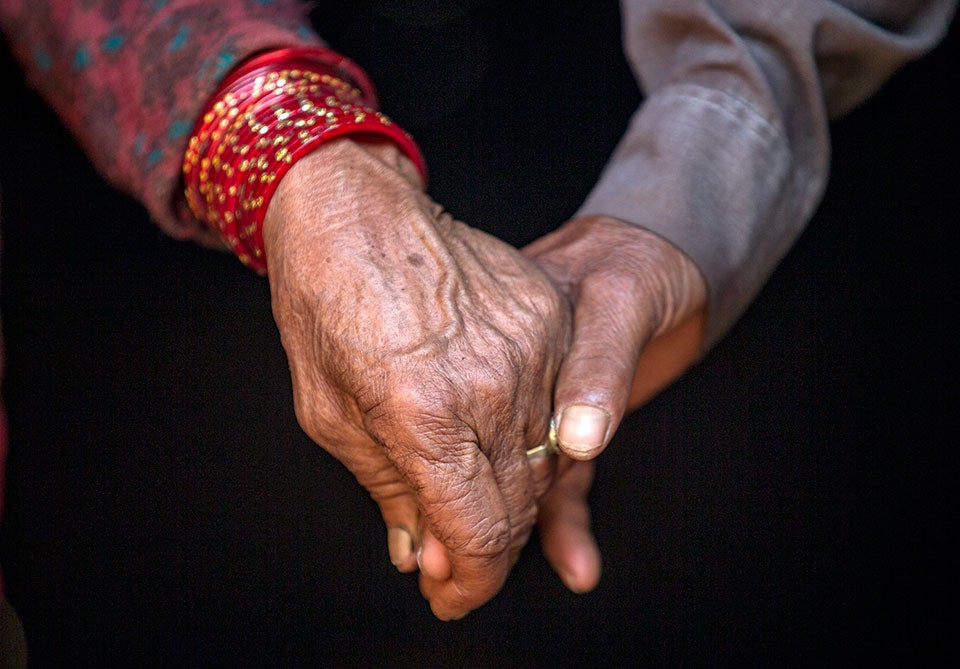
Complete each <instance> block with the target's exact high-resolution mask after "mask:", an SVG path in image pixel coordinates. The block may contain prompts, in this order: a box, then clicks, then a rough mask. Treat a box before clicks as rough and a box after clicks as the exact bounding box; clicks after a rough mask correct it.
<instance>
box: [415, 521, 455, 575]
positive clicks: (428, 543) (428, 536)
mask: <svg viewBox="0 0 960 669" xmlns="http://www.w3.org/2000/svg"><path fill="white" fill-rule="evenodd" d="M420 536H421V537H422V539H421V542H420V550H419V551H418V552H417V565H418V566H419V568H420V573H421V574H423V575H424V577H426V578H428V579H430V580H431V581H436V582H443V581H447V580H449V579H450V578H452V577H453V565H452V563H451V562H450V555H449V553H448V552H447V547H446V546H444V545H443V544H442V543H441V542H440V540H439V539H437V538H436V537H435V536H433V532H431V531H430V528H429V527H424V528H422V529H421V535H420Z"/></svg>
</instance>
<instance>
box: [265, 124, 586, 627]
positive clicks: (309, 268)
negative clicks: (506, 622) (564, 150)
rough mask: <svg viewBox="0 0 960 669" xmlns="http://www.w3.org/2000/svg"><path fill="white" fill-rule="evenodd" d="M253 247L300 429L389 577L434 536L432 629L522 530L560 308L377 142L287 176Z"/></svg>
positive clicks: (516, 545)
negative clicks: (381, 546) (377, 526)
mask: <svg viewBox="0 0 960 669" xmlns="http://www.w3.org/2000/svg"><path fill="white" fill-rule="evenodd" d="M263 232H264V242H265V249H266V254H267V259H268V265H269V277H270V286H271V293H272V300H273V310H274V316H275V319H276V322H277V325H278V327H279V330H280V334H281V339H282V342H283V345H284V348H285V349H286V352H287V356H288V360H289V363H290V368H291V374H292V379H293V389H294V402H295V407H296V412H297V417H298V420H299V422H300V424H301V426H302V427H303V428H304V430H305V431H306V432H307V434H308V435H309V436H310V437H311V438H312V439H314V440H315V441H316V442H317V443H319V444H321V445H322V446H323V447H324V448H326V449H327V450H328V451H330V453H332V454H333V455H334V456H335V457H336V458H338V459H339V460H340V461H341V462H342V463H343V464H344V465H346V466H347V467H348V468H349V469H350V471H351V472H352V473H353V474H354V475H355V476H356V478H357V479H358V480H359V482H360V483H361V484H362V485H363V486H364V487H365V488H366V489H367V490H368V491H369V493H370V494H371V496H372V497H373V498H374V499H375V500H376V502H377V503H378V504H379V506H380V510H381V512H382V515H383V518H384V521H385V522H386V525H387V527H388V537H389V544H390V553H391V559H392V560H393V561H394V564H396V565H397V567H398V568H399V569H401V570H402V571H412V570H414V569H416V567H417V556H416V549H417V547H418V546H419V544H420V542H421V539H422V535H423V534H424V533H426V534H429V536H431V537H436V540H437V541H439V543H440V544H442V547H443V548H444V549H445V551H446V555H447V556H448V559H449V566H450V569H449V574H444V576H445V578H440V579H437V578H432V577H431V576H430V575H429V573H422V574H421V577H420V579H421V590H422V592H423V594H424V596H425V597H426V598H427V599H428V600H429V601H430V604H431V607H432V609H433V611H434V613H435V614H436V615H437V616H438V617H440V618H442V619H451V618H457V617H460V616H463V615H465V614H466V613H467V612H469V611H470V610H472V609H474V608H476V607H478V606H479V605H481V604H482V603H484V602H485V601H487V600H488V599H489V598H490V597H492V596H493V595H494V594H495V593H496V592H497V591H498V590H499V589H500V587H501V586H502V584H503V582H504V580H505V578H506V575H507V573H508V571H509V569H510V567H511V566H512V564H513V563H514V562H515V560H516V557H517V555H518V553H519V550H520V548H521V547H522V546H523V545H524V543H525V542H526V541H527V538H528V536H529V533H530V531H531V529H532V527H533V524H534V522H535V518H536V508H537V507H536V502H535V491H536V489H537V487H538V485H539V487H540V488H543V487H545V485H544V482H543V481H540V482H539V483H538V481H536V480H534V476H533V474H532V468H531V467H530V466H528V463H527V461H526V456H525V451H526V449H527V448H530V447H531V446H533V445H535V444H537V443H539V442H541V441H542V440H543V439H544V437H545V436H546V432H547V426H548V422H549V417H550V410H551V392H552V389H553V384H554V379H555V377H556V373H557V369H558V367H559V365H560V360H561V357H562V355H563V353H564V351H565V350H566V348H567V345H568V340H569V331H570V319H569V313H568V312H569V305H568V304H567V302H566V300H565V299H564V297H563V296H562V295H561V294H560V293H558V291H557V289H556V287H555V286H554V285H553V284H552V283H551V281H550V280H549V279H548V277H547V276H546V275H545V274H544V273H543V272H542V271H540V270H538V269H537V268H536V267H535V266H534V265H533V264H532V263H530V262H529V261H528V260H526V259H524V258H523V257H522V255H521V254H520V253H519V252H518V251H516V250H515V249H513V248H512V247H510V246H509V245H507V244H505V243H503V242H500V241H499V240H497V239H495V238H493V237H490V236H489V235H486V234H484V233H482V232H479V231H477V230H475V229H472V228H470V227H468V226H466V225H464V224H462V223H460V222H458V221H456V220H454V219H453V218H452V217H450V216H449V215H448V214H446V213H445V212H443V211H442V209H441V208H440V207H438V206H437V205H436V204H434V203H433V202H432V201H431V200H430V199H429V198H428V197H427V196H426V195H425V194H424V193H423V192H422V189H421V185H420V183H419V180H418V177H417V175H416V172H415V170H414V169H413V166H412V164H410V163H409V161H407V160H406V158H404V157H402V156H401V155H400V154H399V152H398V151H397V150H396V149H395V148H394V147H393V146H392V145H390V144H387V143H377V142H364V143H360V142H355V141H354V140H352V139H341V140H336V141H333V142H330V143H329V144H328V145H325V146H323V147H320V148H319V149H318V150H317V151H315V152H313V153H312V154H310V155H309V156H307V157H306V158H304V159H302V160H301V161H299V162H298V163H297V164H296V165H295V166H294V167H293V169H291V171H290V172H288V174H287V175H286V176H285V177H284V179H283V181H282V182H281V184H280V187H279V189H278V190H277V193H276V195H275V196H274V198H273V200H272V201H271V204H270V207H269V209H268V213H267V218H266V220H265V222H264V230H263ZM549 475H550V473H549V472H547V473H546V474H545V476H549ZM420 523H422V527H423V532H421V529H420V528H421V525H420ZM446 576H448V577H446Z"/></svg>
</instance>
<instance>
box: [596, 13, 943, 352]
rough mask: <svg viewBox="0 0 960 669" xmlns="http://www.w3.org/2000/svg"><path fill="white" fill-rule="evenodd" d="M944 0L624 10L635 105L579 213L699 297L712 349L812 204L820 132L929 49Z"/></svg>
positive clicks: (824, 148) (818, 189)
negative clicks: (655, 242)
mask: <svg viewBox="0 0 960 669" xmlns="http://www.w3.org/2000/svg"><path fill="white" fill-rule="evenodd" d="M956 6H957V3H956V2H955V1H954V0H930V1H927V2H923V1H910V0H900V1H896V0H883V1H870V0H855V1H847V2H832V1H826V0H821V1H815V0H726V1H721V0H716V1H715V0H622V9H623V39H624V47H625V49H626V53H627V57H628V59H629V62H630V64H631V66H632V68H633V71H634V73H635V75H636V77H637V80H638V82H639V84H640V86H641V88H642V89H643V92H644V94H645V100H644V102H643V104H642V105H641V107H640V109H639V110H638V111H637V112H636V113H635V114H634V117H633V119H632V120H631V123H630V126H629V128H628V130H627V132H626V134H625V135H624V137H623V139H622V140H621V142H620V144H619V145H618V147H617V148H616V150H615V151H614V153H613V155H612V156H611V158H610V160H609V162H608V163H607V166H606V167H605V169H604V171H603V173H602V175H601V177H600V180H599V181H598V183H597V185H596V186H595V187H594V189H593V191H592V192H591V193H590V195H589V196H588V198H587V200H586V202H585V203H584V204H583V206H582V207H581V208H580V210H579V212H578V215H591V214H600V215H606V216H612V217H615V218H619V219H622V220H625V221H629V222H631V223H634V224H636V225H640V226H643V227H644V228H647V229H649V230H651V231H653V232H655V233H657V234H659V235H661V236H662V237H664V238H666V239H667V240H669V241H671V242H672V243H673V244H675V245H676V246H677V247H679V248H680V249H682V250H683V251H684V252H685V253H686V254H687V255H688V256H689V257H690V258H691V259H692V260H693V261H694V262H695V263H696V264H697V266H698V267H699V268H700V271H701V272H702V273H703V276H704V278H705V280H706V283H707V287H708V290H709V295H710V301H709V307H708V308H709V313H708V325H707V328H708V331H707V344H708V345H711V344H713V343H714V342H716V340H717V339H718V338H719V337H720V336H722V335H723V334H724V333H725V332H726V331H727V330H728V329H729V328H730V327H731V326H732V325H733V323H734V322H735V321H736V320H737V318H739V317H740V315H741V314H742V313H743V311H744V310H745V309H746V307H747V306H748V305H749V303H750V301H751V300H752V299H753V298H754V297H755V296H756V294H757V292H759V290H760V288H761V287H762V286H763V284H764V282H765V281H766V280H767V278H768V277H769V275H770V273H771V272H772V271H773V269H774V268H775V267H776V265H777V264H778V263H779V262H780V260H781V259H782V258H783V256H784V255H785V254H786V252H787V251H788V250H789V248H790V247H791V246H792V245H793V243H794V241H795V240H796V238H797V237H798V236H799V234H800V233H801V231H802V230H803V227H804V226H805V225H806V223H807V221H808V220H809V219H810V217H811V216H812V214H813V212H814V210H815V208H816V207H817V205H818V204H819V202H820V198H821V197H822V194H823V190H824V186H825V183H826V180H827V174H828V167H829V151H830V146H829V136H828V121H829V119H830V118H832V117H836V116H838V115H840V114H843V113H844V112H846V111H848V110H850V109H852V108H853V107H855V106H856V105H857V104H859V103H860V102H862V101H863V100H864V99H865V98H867V97H868V96H869V95H871V94H872V93H873V92H874V91H876V89H877V88H878V87H879V86H881V85H882V84H883V82H884V81H886V80H887V78H889V77H890V75H891V74H893V73H894V72H895V71H896V70H897V68H899V67H900V66H901V65H903V64H904V63H906V62H907V61H909V60H910V59H913V58H916V57H918V56H920V55H922V54H923V53H925V52H926V51H927V50H929V49H930V48H931V47H933V46H934V45H935V44H936V43H937V42H938V41H939V40H940V39H941V38H942V36H943V34H944V33H945V31H946V28H947V26H948V24H949V22H950V20H951V18H952V16H953V14H954V12H955V11H956Z"/></svg>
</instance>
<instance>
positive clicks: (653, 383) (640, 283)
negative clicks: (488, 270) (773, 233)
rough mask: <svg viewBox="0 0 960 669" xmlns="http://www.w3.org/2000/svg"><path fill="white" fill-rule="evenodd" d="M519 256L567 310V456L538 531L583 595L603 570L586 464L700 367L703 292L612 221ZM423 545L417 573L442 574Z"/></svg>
mask: <svg viewBox="0 0 960 669" xmlns="http://www.w3.org/2000/svg"><path fill="white" fill-rule="evenodd" d="M523 253H524V255H526V256H527V257H528V258H530V259H532V260H533V261H534V262H536V263H537V264H538V265H539V266H540V267H541V268H542V269H543V270H544V271H545V272H546V273H547V274H548V275H550V277H551V278H552V279H553V280H554V282H555V283H556V284H557V285H558V286H560V287H561V289H562V290H563V292H564V293H565V294H566V295H567V296H568V298H569V299H570V301H571V304H572V306H573V318H574V326H573V337H572V344H571V346H570V349H569V350H568V352H567V354H566V356H565V357H564V360H563V363H562V364H561V368H560V373H559V375H558V378H557V381H556V385H555V388H554V407H555V409H554V410H555V419H556V421H557V425H558V428H557V431H558V438H559V442H560V447H561V449H562V450H563V451H564V454H563V455H561V456H560V459H559V462H558V464H557V469H556V479H555V481H554V483H553V487H552V488H550V490H549V491H548V492H546V493H545V495H544V496H543V497H542V498H541V499H540V510H539V517H538V527H539V530H540V538H541V544H542V545H543V550H544V553H545V554H546V556H547V558H548V560H549V561H550V563H551V564H552V565H553V568H554V569H555V570H556V571H557V573H558V574H559V575H560V577H561V579H562V580H563V582H564V583H565V584H566V585H567V587H568V588H570V589H571V590H573V591H574V592H586V591H589V590H591V589H593V588H594V587H595V586H596V584H597V582H598V580H599V578H600V567H601V561H600V552H599V549H598V548H597V545H596V542H595V541H594V538H593V535H592V533H591V531H590V513H589V509H588V507H587V503H586V497H587V493H588V492H589V490H590V485H591V482H592V480H593V463H592V462H591V461H590V460H591V459H592V458H595V457H596V456H597V455H599V454H600V453H601V452H602V451H603V449H604V448H606V446H607V444H608V443H609V441H610V438H611V437H612V436H613V433H614V432H615V431H616V429H617V427H618V425H619V423H620V421H621V419H622V418H623V415H624V414H625V413H626V412H628V411H631V410H633V409H636V408H637V407H638V406H640V405H641V404H643V403H644V402H646V401H647V400H649V399H650V398H651V397H652V396H653V395H655V394H656V393H657V392H659V390H660V389H662V388H663V387H664V386H665V385H667V384H668V383H670V382H671V381H673V380H674V379H676V377H677V376H679V375H680V374H681V373H683V371H685V370H686V369H687V368H688V367H689V366H690V365H691V364H692V363H693V362H695V361H696V359H697V357H698V356H699V354H700V351H701V346H702V340H703V324H704V320H705V303H706V287H705V283H704V281H703V279H702V277H701V275H700V273H699V271H698V270H697V269H696V266H695V265H694V264H693V263H692V262H691V261H690V260H689V259H688V258H687V257H686V256H685V255H684V254H683V253H681V252H680V251H679V250H678V249H676V248H675V247H674V246H672V245H671V244H669V243H668V242H666V241H665V240H663V239H662V238H660V237H658V236H657V235H654V234H652V233H650V232H648V231H646V230H644V229H642V228H639V227H637V226H634V225H630V224H628V223H624V222H623V221H619V220H615V219H611V218H603V217H588V218H587V217H585V218H578V219H574V220H571V221H569V222H567V223H566V224H565V225H563V226H561V227H560V228H559V229H557V230H556V231H554V232H552V233H550V234H548V235H546V236H545V237H543V238H541V239H539V240H537V241H535V242H534V243H533V244H531V245H529V246H528V247H526V248H525V249H523ZM590 414H593V415H594V416H595V417H596V419H593V420H591V419H590V417H589V416H590ZM585 415H586V416H587V418H585V417H584V416H585ZM571 416H572V418H571ZM424 544H425V545H424V553H425V555H424V557H423V558H422V559H421V563H422V564H421V567H422V569H423V571H426V572H428V573H433V574H435V575H436V577H441V576H443V575H444V574H446V573H447V569H448V561H447V560H446V559H445V556H444V555H443V552H442V550H441V549H440V548H439V546H438V545H437V542H434V541H432V540H431V537H429V535H428V536H426V537H425V541H424Z"/></svg>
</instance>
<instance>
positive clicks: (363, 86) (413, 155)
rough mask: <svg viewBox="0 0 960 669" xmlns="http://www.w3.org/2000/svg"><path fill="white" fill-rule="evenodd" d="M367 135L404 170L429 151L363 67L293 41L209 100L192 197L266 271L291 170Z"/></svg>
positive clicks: (198, 136) (419, 165) (251, 63)
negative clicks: (340, 141) (269, 225)
mask: <svg viewBox="0 0 960 669" xmlns="http://www.w3.org/2000/svg"><path fill="white" fill-rule="evenodd" d="M343 136H351V137H355V138H358V139H359V138H364V139H363V141H364V142H365V143H368V144H370V145H371V146H373V147H377V146H378V145H391V146H390V147H389V149H388V148H382V147H380V148H376V150H377V151H380V152H381V153H383V154H384V155H387V154H388V153H389V151H393V152H394V154H403V155H404V156H406V157H405V158H401V157H399V156H398V155H395V156H394V157H393V158H392V160H393V161H394V164H395V165H396V166H397V167H398V168H399V169H404V170H409V169H410V166H411V165H413V166H414V171H416V172H419V174H420V178H421V179H422V178H423V175H424V172H425V167H424V164H423V158H422V155H421V154H420V151H419V149H418V148H417V146H416V144H415V143H414V142H413V139H412V138H410V136H409V135H407V134H406V133H405V132H404V131H403V130H402V129H400V128H399V127H398V126H396V125H395V124H393V123H392V122H391V121H390V120H389V119H388V118H386V117H385V116H384V115H383V114H381V113H380V112H379V111H377V109H376V99H375V96H374V93H373V89H372V86H370V84H369V82H368V81H367V79H366V76H365V75H364V74H363V72H362V70H360V68H359V67H357V66H355V65H353V64H352V63H350V62H349V61H347V60H346V59H345V58H343V57H342V56H339V55H338V54H335V53H333V52H331V51H329V50H326V49H283V50H279V51H275V52H269V53H267V54H263V55H261V56H257V57H254V58H252V59H250V60H248V61H247V62H246V63H244V64H243V65H241V66H240V68H238V69H237V70H235V71H234V72H233V73H232V74H231V75H230V76H229V77H228V78H227V79H226V80H225V81H224V83H223V85H222V86H221V88H220V90H219V91H218V93H217V95H216V96H214V98H213V99H212V100H211V102H210V104H209V105H208V106H207V108H206V110H205V112H204V114H203V115H202V117H201V120H200V121H199V122H198V124H197V127H196V128H195V131H194V134H193V136H192V137H191V139H190V143H189V146H188V149H187V152H186V154H185V156H184V163H183V175H184V189H185V193H186V197H187V202H188V204H189V205H190V208H191V210H192V211H193V213H194V215H195V216H197V218H199V219H200V220H201V221H203V222H204V223H205V224H206V225H207V226H208V227H209V228H210V229H212V230H213V231H215V232H216V233H217V234H219V236H220V237H221V239H222V240H223V241H224V243H225V244H226V245H227V246H228V248H230V249H231V250H232V251H233V252H234V253H235V254H236V255H237V256H238V257H239V258H240V260H241V261H242V262H244V263H245V264H247V265H249V266H250V267H252V268H253V269H255V270H257V271H259V272H261V273H266V269H267V261H266V252H265V248H264V240H263V232H262V228H263V222H264V218H265V216H266V214H267V211H268V208H269V205H270V202H271V200H272V198H273V196H274V194H275V192H276V190H277V188H278V187H279V186H280V184H281V182H282V180H283V177H284V176H285V175H286V174H287V172H288V171H289V170H290V169H291V168H292V167H293V165H294V164H295V163H296V162H297V161H299V160H300V159H301V158H303V157H304V156H306V155H307V154H309V153H312V152H313V151H315V150H316V149H317V148H318V147H320V146H321V145H324V144H326V143H328V142H330V141H331V140H332V139H334V138H338V137H343Z"/></svg>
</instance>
